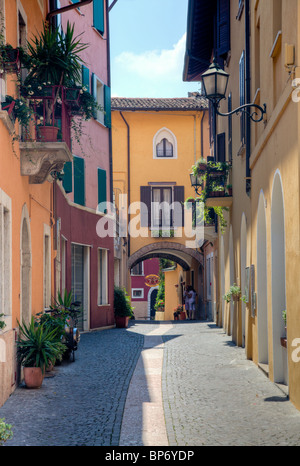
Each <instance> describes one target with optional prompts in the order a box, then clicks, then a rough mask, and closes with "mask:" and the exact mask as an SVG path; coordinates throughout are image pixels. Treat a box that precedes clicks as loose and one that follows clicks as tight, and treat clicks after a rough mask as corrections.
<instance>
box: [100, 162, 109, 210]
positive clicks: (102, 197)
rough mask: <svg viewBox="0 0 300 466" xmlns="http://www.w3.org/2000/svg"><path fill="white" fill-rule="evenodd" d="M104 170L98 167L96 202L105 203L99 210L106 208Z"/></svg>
mask: <svg viewBox="0 0 300 466" xmlns="http://www.w3.org/2000/svg"><path fill="white" fill-rule="evenodd" d="M106 184H107V182H106V170H102V168H98V204H101V203H103V202H104V203H105V206H101V209H100V212H105V210H106V200H107V197H106Z"/></svg>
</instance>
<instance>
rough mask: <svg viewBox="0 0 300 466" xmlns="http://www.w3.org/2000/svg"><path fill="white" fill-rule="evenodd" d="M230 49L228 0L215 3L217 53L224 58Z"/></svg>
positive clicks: (219, 0)
mask: <svg viewBox="0 0 300 466" xmlns="http://www.w3.org/2000/svg"><path fill="white" fill-rule="evenodd" d="M229 50H230V0H218V4H217V55H218V56H219V57H222V58H226V55H227V53H228V52H229Z"/></svg>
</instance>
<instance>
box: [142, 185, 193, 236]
mask: <svg viewBox="0 0 300 466" xmlns="http://www.w3.org/2000/svg"><path fill="white" fill-rule="evenodd" d="M184 200H185V199H184V186H167V185H166V186H162V185H160V186H157V185H155V186H141V226H142V227H148V228H152V229H154V230H155V229H159V230H160V229H164V228H165V229H170V228H176V227H183V225H184Z"/></svg>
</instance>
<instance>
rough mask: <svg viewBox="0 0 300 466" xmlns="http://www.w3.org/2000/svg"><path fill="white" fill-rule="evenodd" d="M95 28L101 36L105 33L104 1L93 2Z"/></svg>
mask: <svg viewBox="0 0 300 466" xmlns="http://www.w3.org/2000/svg"><path fill="white" fill-rule="evenodd" d="M93 19H94V22H93V26H94V28H95V29H97V31H99V32H100V34H103V33H104V1H103V0H94V1H93Z"/></svg>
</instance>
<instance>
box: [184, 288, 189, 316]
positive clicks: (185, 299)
mask: <svg viewBox="0 0 300 466" xmlns="http://www.w3.org/2000/svg"><path fill="white" fill-rule="evenodd" d="M189 288H190V287H189V286H186V287H185V290H184V292H183V300H184V306H185V312H186V315H187V318H188V319H189V318H190V307H189Z"/></svg>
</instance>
